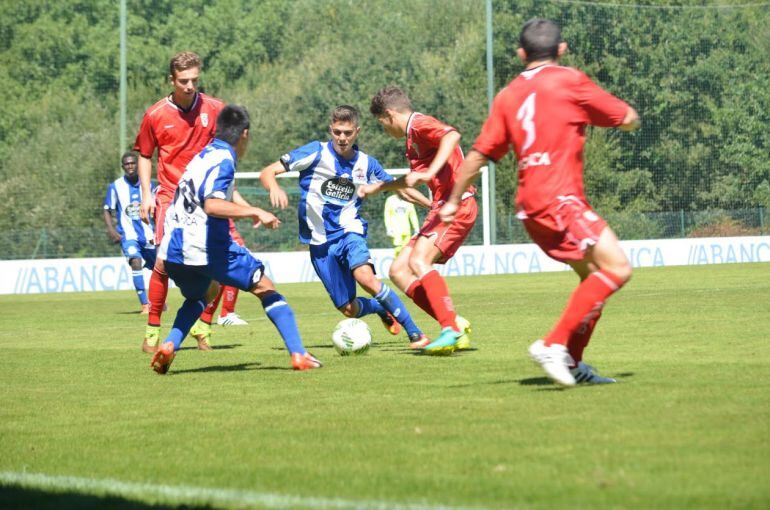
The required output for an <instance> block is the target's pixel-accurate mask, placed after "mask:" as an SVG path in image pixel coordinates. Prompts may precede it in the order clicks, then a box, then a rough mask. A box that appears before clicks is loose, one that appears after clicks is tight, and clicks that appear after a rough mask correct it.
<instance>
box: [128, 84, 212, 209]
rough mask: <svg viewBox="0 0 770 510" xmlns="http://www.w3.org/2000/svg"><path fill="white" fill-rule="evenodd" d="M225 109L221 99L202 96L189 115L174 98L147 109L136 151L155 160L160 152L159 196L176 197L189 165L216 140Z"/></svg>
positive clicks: (137, 139) (198, 97) (196, 98)
mask: <svg viewBox="0 0 770 510" xmlns="http://www.w3.org/2000/svg"><path fill="white" fill-rule="evenodd" d="M222 108H224V103H223V102H222V101H220V100H219V99H214V98H213V97H209V96H207V95H205V94H201V93H198V94H196V97H195V101H194V102H193V104H192V106H191V107H190V109H189V110H187V111H185V110H182V109H181V108H180V107H179V106H177V105H176V104H175V103H174V102H173V101H171V96H168V97H164V98H163V99H161V100H160V101H158V102H157V103H155V104H154V105H152V106H151V107H150V108H148V109H147V111H146V112H145V114H144V118H143V119H142V125H141V126H140V127H139V134H138V135H137V136H136V142H135V143H134V150H135V151H137V152H139V154H141V155H142V156H143V157H145V158H151V157H152V154H153V153H154V152H155V148H157V149H158V183H159V184H160V187H159V188H158V194H159V195H166V196H169V197H173V196H174V192H175V191H176V187H177V184H179V178H180V177H181V176H182V174H183V173H184V171H185V167H186V166H187V163H189V162H190V160H192V158H193V156H195V155H196V154H198V153H199V152H200V151H201V150H203V148H204V147H205V146H206V145H208V144H209V142H211V140H212V139H213V138H214V130H215V129H216V125H217V115H219V112H220V111H221V110H222Z"/></svg>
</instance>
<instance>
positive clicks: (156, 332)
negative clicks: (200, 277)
mask: <svg viewBox="0 0 770 510" xmlns="http://www.w3.org/2000/svg"><path fill="white" fill-rule="evenodd" d="M170 203H171V197H166V196H165V195H158V196H157V197H156V198H155V246H160V242H161V240H162V239H163V222H164V220H165V217H166V210H167V209H168V206H169V204H170ZM167 296H168V274H166V266H165V263H164V261H163V260H161V259H157V260H156V261H155V265H154V266H153V268H152V274H151V275H150V285H149V289H148V290H147V297H148V299H149V302H150V311H149V313H148V314H147V327H146V329H145V333H144V341H143V342H142V350H143V351H145V352H155V349H156V348H157V345H158V341H159V340H160V318H161V315H162V314H163V310H164V309H165V306H166V297H167Z"/></svg>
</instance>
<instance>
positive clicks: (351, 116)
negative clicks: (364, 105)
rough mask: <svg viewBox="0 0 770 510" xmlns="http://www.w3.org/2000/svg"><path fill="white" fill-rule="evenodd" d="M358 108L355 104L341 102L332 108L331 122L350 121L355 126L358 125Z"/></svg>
mask: <svg viewBox="0 0 770 510" xmlns="http://www.w3.org/2000/svg"><path fill="white" fill-rule="evenodd" d="M358 117H359V114H358V109H357V108H356V107H355V106H350V105H349V104H341V105H339V106H338V107H336V108H335V109H334V110H332V114H331V123H332V124H334V123H335V122H352V123H353V124H355V125H356V126H357V125H358Z"/></svg>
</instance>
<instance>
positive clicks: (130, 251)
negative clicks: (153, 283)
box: [120, 239, 156, 269]
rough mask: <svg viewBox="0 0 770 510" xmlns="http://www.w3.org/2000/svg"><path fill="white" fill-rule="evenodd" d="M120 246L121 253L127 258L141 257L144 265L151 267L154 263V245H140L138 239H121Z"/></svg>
mask: <svg viewBox="0 0 770 510" xmlns="http://www.w3.org/2000/svg"><path fill="white" fill-rule="evenodd" d="M120 247H121V248H122V249H123V255H124V256H125V257H126V258H127V259H128V260H131V259H142V260H144V267H146V268H147V269H152V268H153V266H154V265H155V253H156V251H155V246H153V245H151V244H149V245H146V246H142V245H141V244H139V241H136V240H130V241H127V240H125V239H123V240H122V241H121V242H120Z"/></svg>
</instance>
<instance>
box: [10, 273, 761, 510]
mask: <svg viewBox="0 0 770 510" xmlns="http://www.w3.org/2000/svg"><path fill="white" fill-rule="evenodd" d="M768 274H770V265H768V264H751V265H724V266H700V267H685V268H661V269H640V270H637V271H636V273H635V276H634V279H633V280H632V281H631V282H630V283H629V285H628V286H627V287H626V288H625V289H623V291H622V292H620V293H619V294H618V295H616V296H615V297H613V298H612V299H611V301H610V302H609V304H608V305H607V307H606V309H605V314H604V317H603V319H602V321H601V323H600V326H599V327H598V329H597V332H596V334H595V335H594V339H593V341H592V344H591V346H590V347H589V349H588V351H587V355H586V361H588V362H589V363H591V364H594V365H595V366H596V367H597V368H598V369H599V370H600V372H601V373H602V374H604V375H609V376H613V377H617V378H618V380H619V383H618V384H615V385H609V386H592V387H578V388H575V389H571V390H560V389H557V388H556V387H554V386H553V385H551V384H550V383H549V381H548V380H547V379H545V378H544V376H543V374H542V373H541V371H540V368H539V367H537V366H535V365H534V364H532V363H531V362H530V361H529V359H528V357H527V355H526V349H527V346H528V345H529V343H531V342H532V341H533V340H534V339H535V338H537V337H538V336H541V335H543V334H544V333H546V332H547V330H548V329H549V328H550V327H551V325H552V323H553V321H554V320H555V318H556V317H557V315H558V313H559V312H560V311H561V309H562V307H563V305H564V303H565V301H566V299H567V296H568V295H569V293H570V292H571V290H572V288H573V287H574V285H575V284H576V278H575V277H574V276H573V275H572V274H570V273H548V274H534V275H510V276H495V277H472V278H454V279H449V285H450V288H451V289H452V292H453V294H454V298H455V303H456V305H457V307H458V309H459V311H460V312H461V313H462V314H463V315H464V316H466V317H467V318H468V319H470V320H471V321H472V323H473V327H474V334H473V341H474V345H475V347H477V349H476V350H475V351H472V352H467V353H461V354H456V355H454V356H452V357H446V358H440V357H427V356H417V355H414V354H413V353H411V352H408V350H407V349H406V348H405V345H406V341H405V337H403V336H402V337H398V338H396V337H390V336H388V335H387V334H386V332H385V331H384V329H383V328H382V327H381V326H380V325H379V323H378V321H376V320H373V319H369V320H368V322H369V323H370V326H371V327H372V331H373V334H374V339H375V344H376V345H375V347H374V348H373V349H372V350H370V352H369V353H368V354H367V355H365V356H361V357H340V356H338V355H337V354H336V353H335V352H334V350H333V349H332V348H331V341H330V339H329V336H330V333H331V330H332V329H333V327H334V325H335V324H336V322H337V321H338V320H340V319H341V316H340V315H338V314H337V313H336V312H335V311H334V310H333V308H332V305H331V303H330V301H329V300H328V298H327V297H326V295H325V294H324V292H323V289H322V287H321V285H320V284H303V285H284V286H282V287H281V290H282V292H283V293H284V294H285V295H286V296H287V298H288V300H289V302H290V303H291V304H292V305H293V307H294V310H295V312H296V314H297V317H298V320H299V324H300V329H301V331H302V332H303V336H304V339H305V344H306V345H307V346H309V347H310V350H311V351H312V352H313V353H314V354H316V356H318V357H319V358H321V359H322V360H323V361H324V362H325V363H326V367H325V368H324V369H322V370H316V371H312V372H308V373H296V372H293V371H291V370H289V358H288V355H287V354H286V352H285V351H284V350H283V347H282V343H281V341H280V338H279V337H278V335H277V333H276V332H275V330H274V329H273V328H272V325H271V324H270V323H269V321H267V319H266V318H265V317H264V314H263V313H262V310H261V308H260V307H259V306H258V304H257V301H256V299H254V298H253V297H252V296H248V295H244V294H242V295H241V298H240V300H239V305H238V310H239V312H240V314H241V315H242V316H243V317H245V318H247V319H249V320H250V322H251V324H250V326H248V327H244V328H220V327H215V329H214V333H215V337H214V344H215V345H216V346H217V349H216V350H215V351H214V352H211V353H203V352H199V351H197V350H195V349H193V348H192V347H193V345H194V342H191V341H190V340H188V341H187V342H186V345H185V347H186V348H183V350H182V351H181V352H180V353H179V355H178V356H177V358H176V360H175V362H174V364H173V366H172V369H171V372H170V373H169V374H168V375H167V376H164V377H161V376H158V375H156V374H155V373H154V372H152V371H151V370H150V368H149V359H150V358H149V356H147V355H145V354H142V353H141V352H140V350H139V344H140V342H141V335H142V333H143V324H144V320H143V317H140V316H139V315H137V314H135V313H132V311H133V310H135V309H136V308H138V306H137V304H136V298H135V296H134V295H133V294H132V293H129V292H115V293H93V294H59V295H37V296H3V297H0V303H1V304H2V309H3V310H4V311H5V313H4V314H3V316H2V318H0V347H1V348H2V357H3V362H2V369H0V387H1V388H2V389H1V390H0V391H1V393H0V395H2V397H0V507H2V508H15V507H31V506H35V507H36V508H66V507H78V508H84V507H85V508H105V507H112V508H146V507H149V506H153V505H157V506H156V507H162V508H171V507H177V506H179V505H184V506H186V507H188V508H208V507H214V508H219V507H235V508H246V507H257V508H262V507H266V508H311V509H316V508H377V509H388V508H402V509H412V510H422V509H426V510H427V509H436V508H443V509H447V510H450V509H454V508H459V507H474V508H490V509H491V508H514V509H555V508H565V509H566V508H568V509H578V508H592V509H593V508H677V509H678V508H695V509H702V508H715V509H726V508H758V509H759V508H762V509H765V508H768V507H770V340H769V335H768V332H769V329H770V328H768V323H769V317H768V316H769V315H770V314H769V313H768V312H769V310H768V309H769V308H770V307H769V306H768V303H770V278H768ZM170 296H171V298H170V305H171V308H172V309H174V310H175V307H176V306H177V305H178V304H179V301H180V300H179V295H178V292H177V291H176V290H172V291H171V293H170ZM411 309H412V310H415V309H416V308H415V307H413V306H412V307H411ZM415 316H416V318H417V319H418V323H420V324H422V325H424V326H425V328H426V329H427V330H428V331H429V332H430V333H435V328H432V327H428V326H429V325H430V322H429V321H428V320H427V318H426V316H424V315H423V314H421V313H415ZM172 319H173V314H172V313H170V312H169V313H167V315H166V317H165V322H166V323H167V324H168V323H170V322H171V321H172ZM193 488H195V489H193Z"/></svg>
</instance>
